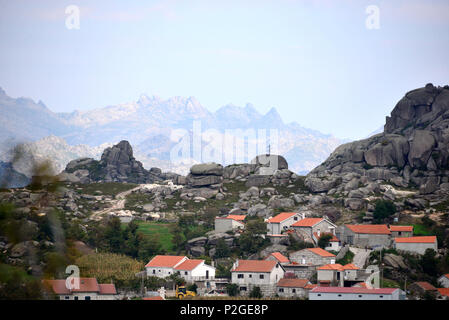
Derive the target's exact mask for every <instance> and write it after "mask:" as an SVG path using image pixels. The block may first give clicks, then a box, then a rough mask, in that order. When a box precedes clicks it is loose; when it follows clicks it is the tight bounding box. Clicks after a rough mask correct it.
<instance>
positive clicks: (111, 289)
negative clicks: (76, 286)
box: [98, 283, 117, 294]
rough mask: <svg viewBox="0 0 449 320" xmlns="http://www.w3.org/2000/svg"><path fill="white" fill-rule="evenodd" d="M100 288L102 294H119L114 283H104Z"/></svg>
mask: <svg viewBox="0 0 449 320" xmlns="http://www.w3.org/2000/svg"><path fill="white" fill-rule="evenodd" d="M98 286H99V287H100V294H117V290H116V289H115V285H114V284H112V283H103V284H99V285H98Z"/></svg>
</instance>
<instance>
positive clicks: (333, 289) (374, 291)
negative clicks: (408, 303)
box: [311, 287, 399, 294]
mask: <svg viewBox="0 0 449 320" xmlns="http://www.w3.org/2000/svg"><path fill="white" fill-rule="evenodd" d="M396 290H399V289H398V288H379V289H368V288H358V287H316V288H315V289H313V290H312V291H311V292H313V293H360V294H392V293H393V292H395V291H396Z"/></svg>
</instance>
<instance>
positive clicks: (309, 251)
mask: <svg viewBox="0 0 449 320" xmlns="http://www.w3.org/2000/svg"><path fill="white" fill-rule="evenodd" d="M290 261H292V262H295V263H297V264H300V265H306V266H309V267H320V266H324V265H326V264H334V263H335V255H334V254H333V253H330V252H328V251H326V250H324V249H321V248H306V249H302V250H299V251H295V252H293V253H291V254H290Z"/></svg>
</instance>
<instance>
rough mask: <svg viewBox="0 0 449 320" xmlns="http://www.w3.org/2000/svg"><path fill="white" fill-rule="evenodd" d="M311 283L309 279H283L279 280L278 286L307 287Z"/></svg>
mask: <svg viewBox="0 0 449 320" xmlns="http://www.w3.org/2000/svg"><path fill="white" fill-rule="evenodd" d="M308 283H309V280H308V279H285V278H284V279H281V280H279V282H278V284H277V286H278V287H287V288H305V286H307V284H308Z"/></svg>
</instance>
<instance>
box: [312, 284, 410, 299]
mask: <svg viewBox="0 0 449 320" xmlns="http://www.w3.org/2000/svg"><path fill="white" fill-rule="evenodd" d="M309 300H405V293H404V292H403V291H402V290H401V289H398V288H379V289H368V288H361V287H319V286H318V287H316V288H314V289H312V290H311V291H310V292H309Z"/></svg>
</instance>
